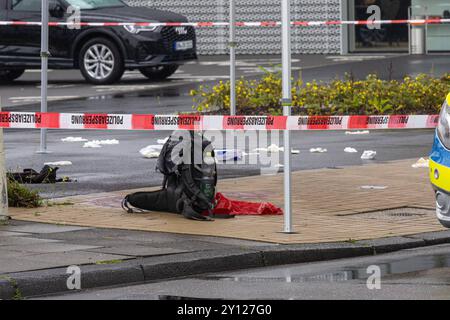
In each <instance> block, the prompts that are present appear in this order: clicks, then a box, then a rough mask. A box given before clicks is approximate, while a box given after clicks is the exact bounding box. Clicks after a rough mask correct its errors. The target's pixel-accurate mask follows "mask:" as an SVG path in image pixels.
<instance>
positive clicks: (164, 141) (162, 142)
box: [156, 137, 169, 144]
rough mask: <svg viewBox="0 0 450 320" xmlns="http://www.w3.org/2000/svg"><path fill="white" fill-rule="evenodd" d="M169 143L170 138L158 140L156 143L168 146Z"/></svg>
mask: <svg viewBox="0 0 450 320" xmlns="http://www.w3.org/2000/svg"><path fill="white" fill-rule="evenodd" d="M167 141H169V137H167V138H164V139H158V140H157V141H156V142H157V143H158V144H166V142H167Z"/></svg>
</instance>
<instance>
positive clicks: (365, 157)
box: [361, 150, 377, 160]
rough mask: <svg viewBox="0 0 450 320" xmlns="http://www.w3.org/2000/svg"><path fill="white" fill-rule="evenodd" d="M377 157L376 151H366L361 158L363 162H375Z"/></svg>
mask: <svg viewBox="0 0 450 320" xmlns="http://www.w3.org/2000/svg"><path fill="white" fill-rule="evenodd" d="M376 156H377V152H376V151H372V150H366V151H364V153H363V155H362V156H361V159H362V160H375V157H376Z"/></svg>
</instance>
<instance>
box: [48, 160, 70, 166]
mask: <svg viewBox="0 0 450 320" xmlns="http://www.w3.org/2000/svg"><path fill="white" fill-rule="evenodd" d="M71 165H72V162H71V161H56V162H46V163H44V166H52V167H64V166H71Z"/></svg>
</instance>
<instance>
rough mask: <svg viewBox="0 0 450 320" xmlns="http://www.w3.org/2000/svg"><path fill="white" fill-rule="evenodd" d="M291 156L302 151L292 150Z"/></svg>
mask: <svg viewBox="0 0 450 320" xmlns="http://www.w3.org/2000/svg"><path fill="white" fill-rule="evenodd" d="M291 154H300V150H296V149H291Z"/></svg>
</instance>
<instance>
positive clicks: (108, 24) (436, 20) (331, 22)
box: [0, 18, 450, 27]
mask: <svg viewBox="0 0 450 320" xmlns="http://www.w3.org/2000/svg"><path fill="white" fill-rule="evenodd" d="M443 23H450V19H442V18H433V19H409V20H356V21H343V20H328V21H292V22H291V24H292V25H293V26H300V27H313V26H341V25H385V24H411V25H426V24H443ZM11 25H12V26H41V22H39V21H0V26H11ZM48 25H49V26H50V27H58V26H59V27H64V26H65V27H78V26H79V27H120V26H141V27H159V26H164V27H167V26H169V27H227V26H229V25H230V23H229V22H163V23H161V22H54V21H51V22H49V23H48ZM236 26H237V27H278V26H281V22H279V21H256V22H236Z"/></svg>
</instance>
